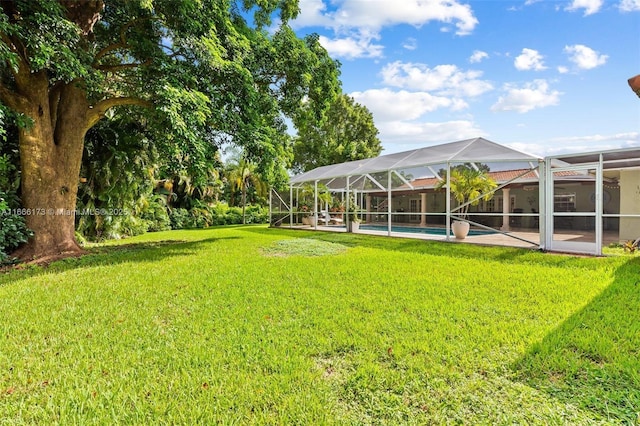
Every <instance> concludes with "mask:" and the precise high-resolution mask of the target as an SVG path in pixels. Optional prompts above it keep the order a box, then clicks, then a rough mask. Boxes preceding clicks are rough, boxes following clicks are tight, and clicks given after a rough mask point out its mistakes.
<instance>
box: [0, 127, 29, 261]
mask: <svg viewBox="0 0 640 426" xmlns="http://www.w3.org/2000/svg"><path fill="white" fill-rule="evenodd" d="M7 130H8V131H7ZM7 130H5V134H6V133H8V134H9V137H10V138H11V139H10V140H8V141H4V142H0V265H1V264H4V263H11V262H13V261H14V259H12V258H11V257H10V256H9V255H10V254H11V252H13V251H14V250H16V249H17V248H18V247H19V246H20V245H21V244H23V243H26V242H27V240H28V239H29V237H31V236H32V235H33V233H32V232H31V231H30V230H29V229H27V227H26V225H25V220H24V216H23V215H20V214H16V211H17V210H18V209H20V207H21V205H20V199H19V197H18V195H17V193H16V191H17V189H18V187H19V184H20V172H19V170H18V169H17V168H16V167H15V166H14V162H15V161H17V155H15V154H16V152H15V150H14V149H13V146H12V145H13V143H14V142H15V139H13V138H12V136H14V134H13V133H14V131H15V127H10V128H8V129H7ZM3 151H4V152H9V153H5V154H2V152H3Z"/></svg>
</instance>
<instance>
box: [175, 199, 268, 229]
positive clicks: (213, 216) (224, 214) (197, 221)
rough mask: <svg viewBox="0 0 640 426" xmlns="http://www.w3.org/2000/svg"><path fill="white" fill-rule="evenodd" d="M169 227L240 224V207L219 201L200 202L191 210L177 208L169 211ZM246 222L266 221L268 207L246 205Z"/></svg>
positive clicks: (206, 226) (186, 227) (184, 227)
mask: <svg viewBox="0 0 640 426" xmlns="http://www.w3.org/2000/svg"><path fill="white" fill-rule="evenodd" d="M169 217H170V220H171V229H191V228H208V227H210V226H220V225H239V224H242V217H243V216H242V209H241V208H239V207H229V205H228V204H227V203H224V202H220V203H217V204H214V205H212V206H208V205H204V204H200V205H198V206H196V207H193V208H192V209H191V210H187V209H182V208H177V209H171V211H170V213H169ZM245 220H246V223H267V222H268V221H269V209H268V208H267V207H264V206H260V205H247V206H246V209H245Z"/></svg>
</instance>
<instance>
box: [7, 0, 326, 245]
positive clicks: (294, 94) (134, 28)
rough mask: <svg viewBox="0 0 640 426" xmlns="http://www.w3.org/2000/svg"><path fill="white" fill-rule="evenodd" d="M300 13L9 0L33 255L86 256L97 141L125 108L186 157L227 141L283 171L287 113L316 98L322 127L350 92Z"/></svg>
mask: <svg viewBox="0 0 640 426" xmlns="http://www.w3.org/2000/svg"><path fill="white" fill-rule="evenodd" d="M297 11H298V6H297V0H243V1H242V2H236V1H232V0H198V1H196V0H39V1H32V0H15V1H8V0H0V106H1V107H2V108H3V114H0V119H2V118H3V117H5V116H6V113H10V114H11V115H12V117H13V118H14V119H15V120H16V121H17V122H18V123H19V124H20V130H19V151H20V167H21V172H22V177H21V179H22V180H21V195H22V202H23V206H24V207H25V208H26V209H27V210H26V211H27V212H29V215H28V216H27V218H26V219H27V224H28V226H29V227H30V228H31V229H32V230H33V231H34V233H35V235H34V237H33V239H32V240H31V241H30V243H29V244H28V245H27V246H26V248H25V249H24V250H23V251H22V252H21V253H20V254H21V255H22V257H40V256H46V255H50V254H59V253H65V252H76V251H78V250H80V249H79V247H78V245H77V243H76V241H75V239H74V215H73V212H74V209H75V206H76V194H77V190H78V177H79V171H80V165H81V160H82V153H83V143H84V138H85V134H86V133H87V131H88V130H89V129H91V128H92V127H93V126H94V125H95V124H96V123H98V121H100V120H101V119H102V118H103V117H104V116H105V115H106V114H109V113H110V111H111V109H112V108H114V107H118V106H124V105H128V106H131V105H134V106H139V107H142V108H144V109H145V111H147V114H148V116H149V118H150V119H152V118H153V120H154V122H155V123H156V125H157V126H164V128H166V131H167V133H166V137H165V138H164V142H163V143H165V144H166V146H167V147H168V148H169V149H173V150H175V151H177V152H179V153H181V155H182V156H187V157H189V158H191V159H194V158H196V159H197V158H199V157H202V156H204V155H205V153H206V152H208V150H207V149H204V148H203V147H204V146H205V145H206V144H211V143H213V144H215V143H220V140H221V139H224V140H227V141H231V142H233V143H236V144H241V145H244V146H245V147H246V151H247V152H248V153H249V154H248V155H249V156H250V157H251V156H253V157H255V158H256V159H257V163H258V164H259V166H261V167H262V168H263V169H264V172H265V175H267V176H269V174H271V175H274V174H277V173H276V172H277V171H276V170H275V169H274V166H273V164H274V161H273V160H274V159H275V158H277V157H278V156H279V155H281V154H282V151H283V149H284V148H283V147H281V146H278V145H277V141H280V140H281V138H272V137H271V136H272V135H274V134H279V133H282V131H283V128H284V125H283V118H282V115H283V114H284V115H287V116H289V117H291V118H292V119H293V121H294V122H299V121H300V120H301V118H300V115H301V113H300V112H299V105H300V104H301V102H302V101H303V100H304V102H305V105H312V110H313V111H314V115H315V116H316V117H317V118H318V119H321V117H322V110H323V108H324V106H325V104H326V102H327V99H328V98H332V97H333V96H334V93H335V92H336V91H337V90H338V80H337V76H338V66H337V64H336V63H335V62H334V61H332V60H331V59H330V58H329V57H328V56H327V54H326V51H324V50H323V49H322V48H321V47H320V46H319V44H318V41H317V37H308V38H307V39H305V40H300V39H298V38H297V37H295V35H294V34H293V32H292V31H291V29H290V28H289V27H288V26H287V24H286V23H287V21H288V19H290V18H292V17H294V16H295V15H296V13H297ZM272 17H277V18H278V22H280V26H279V27H278V29H276V31H275V33H274V34H271V33H268V32H267V31H266V29H265V28H266V27H267V26H268V25H270V24H271V18H272ZM304 114H305V119H308V116H309V112H308V110H306V111H305V113H304ZM274 141H276V142H274ZM204 163H206V162H205V161H203V162H200V164H202V165H204ZM194 164H198V162H197V161H195V162H194Z"/></svg>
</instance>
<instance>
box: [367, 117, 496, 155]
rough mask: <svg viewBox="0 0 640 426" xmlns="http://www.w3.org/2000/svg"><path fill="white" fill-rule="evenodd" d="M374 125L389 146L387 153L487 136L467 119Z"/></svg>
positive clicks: (390, 122)
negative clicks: (414, 146)
mask: <svg viewBox="0 0 640 426" xmlns="http://www.w3.org/2000/svg"><path fill="white" fill-rule="evenodd" d="M376 126H377V127H378V130H380V138H381V139H382V140H384V141H385V142H386V144H387V148H391V150H390V151H389V153H390V152H392V151H402V150H403V149H411V148H413V147H412V146H410V145H420V146H427V145H429V144H430V143H443V142H450V141H458V140H464V139H471V138H475V137H479V136H488V135H487V134H486V133H485V132H483V131H482V130H481V129H480V128H479V127H478V126H477V125H476V124H475V123H474V122H473V121H468V120H454V121H444V122H404V121H389V122H385V123H380V124H378V123H376ZM389 145H392V146H389ZM405 145H406V146H405ZM385 153H387V152H385Z"/></svg>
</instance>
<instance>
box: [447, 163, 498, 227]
mask: <svg viewBox="0 0 640 426" xmlns="http://www.w3.org/2000/svg"><path fill="white" fill-rule="evenodd" d="M441 177H442V180H441V181H439V182H438V184H437V185H436V189H442V188H444V187H445V186H446V185H447V177H446V172H445V173H444V175H441ZM449 181H450V184H451V188H450V191H451V195H453V197H454V198H455V199H456V201H457V202H458V205H460V206H462V207H461V208H460V209H459V212H460V213H459V214H460V216H461V217H462V218H466V217H467V213H468V211H469V206H477V205H478V204H479V203H480V200H484V201H489V200H490V199H491V198H493V194H494V192H492V191H493V189H495V188H496V187H497V186H498V184H497V183H496V182H495V181H494V180H493V179H492V178H491V177H490V176H489V174H488V168H486V166H485V167H484V168H478V169H475V168H474V167H472V166H470V165H466V164H465V165H458V166H456V167H452V168H451V178H450V179H449Z"/></svg>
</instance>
